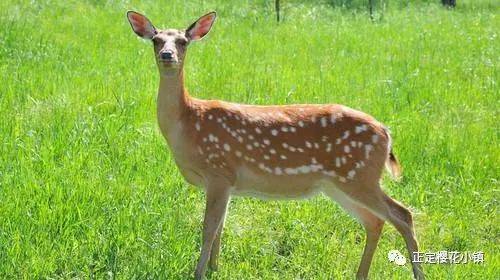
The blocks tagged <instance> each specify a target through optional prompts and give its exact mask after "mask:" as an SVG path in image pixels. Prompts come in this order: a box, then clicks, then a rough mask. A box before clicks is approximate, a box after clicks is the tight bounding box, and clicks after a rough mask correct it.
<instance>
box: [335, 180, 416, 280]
mask: <svg viewBox="0 0 500 280" xmlns="http://www.w3.org/2000/svg"><path fill="white" fill-rule="evenodd" d="M342 191H343V192H344V193H345V194H346V195H348V196H349V197H350V198H351V199H353V200H355V201H356V202H358V203H359V204H361V205H362V206H364V207H365V208H367V209H369V210H370V211H371V212H372V213H373V214H375V215H377V216H378V217H379V218H380V219H383V220H385V221H388V222H390V223H391V224H392V225H393V226H394V227H395V228H396V229H397V230H398V232H399V233H400V234H401V235H402V236H403V238H404V240H405V243H406V248H407V250H408V253H409V260H410V262H411V264H412V269H413V276H414V277H415V279H424V273H423V270H422V267H421V265H420V263H416V262H413V255H414V254H415V252H418V243H417V240H416V237H415V230H414V227H413V218H412V215H411V213H410V211H409V210H408V209H407V208H406V207H404V206H403V205H402V204H401V203H399V202H397V201H396V200H394V199H392V198H391V197H389V196H388V195H387V194H385V193H384V192H383V191H382V189H381V188H380V186H379V184H378V183H377V185H376V186H375V187H371V188H367V189H362V187H361V186H344V187H342Z"/></svg>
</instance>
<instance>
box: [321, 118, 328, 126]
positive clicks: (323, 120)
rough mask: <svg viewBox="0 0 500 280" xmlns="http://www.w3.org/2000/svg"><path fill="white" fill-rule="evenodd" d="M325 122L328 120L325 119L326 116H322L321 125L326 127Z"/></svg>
mask: <svg viewBox="0 0 500 280" xmlns="http://www.w3.org/2000/svg"><path fill="white" fill-rule="evenodd" d="M327 123H328V121H327V119H326V117H322V118H321V126H322V127H326V124H327Z"/></svg>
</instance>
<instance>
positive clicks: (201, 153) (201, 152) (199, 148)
mask: <svg viewBox="0 0 500 280" xmlns="http://www.w3.org/2000/svg"><path fill="white" fill-rule="evenodd" d="M198 153H200V155H203V150H202V149H201V147H200V146H198Z"/></svg>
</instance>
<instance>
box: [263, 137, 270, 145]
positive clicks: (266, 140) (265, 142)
mask: <svg viewBox="0 0 500 280" xmlns="http://www.w3.org/2000/svg"><path fill="white" fill-rule="evenodd" d="M262 142H263V143H264V144H266V145H270V144H271V141H269V139H267V138H264V139H263V140H262Z"/></svg>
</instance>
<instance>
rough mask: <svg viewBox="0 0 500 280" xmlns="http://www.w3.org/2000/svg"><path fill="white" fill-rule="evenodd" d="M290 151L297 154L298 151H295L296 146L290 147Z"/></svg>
mask: <svg viewBox="0 0 500 280" xmlns="http://www.w3.org/2000/svg"><path fill="white" fill-rule="evenodd" d="M288 149H289V150H290V151H291V152H295V151H296V150H297V149H295V147H294V146H290V147H288Z"/></svg>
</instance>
